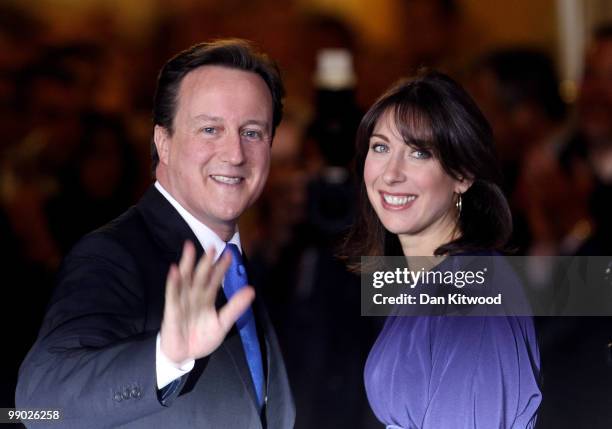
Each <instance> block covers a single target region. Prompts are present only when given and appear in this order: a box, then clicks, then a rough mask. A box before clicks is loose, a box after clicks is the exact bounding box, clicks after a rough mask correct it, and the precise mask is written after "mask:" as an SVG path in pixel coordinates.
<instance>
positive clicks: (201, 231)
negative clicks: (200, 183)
mask: <svg viewBox="0 0 612 429" xmlns="http://www.w3.org/2000/svg"><path fill="white" fill-rule="evenodd" d="M155 187H156V188H157V190H158V191H159V193H160V194H162V195H163V196H164V198H165V199H167V200H168V202H169V203H170V204H172V206H173V207H174V208H175V209H176V211H177V212H178V214H179V215H180V216H181V217H182V218H183V220H184V221H185V222H187V225H189V228H191V230H192V231H193V233H194V234H195V236H196V238H197V239H198V241H199V242H200V245H201V246H202V248H203V249H204V250H208V249H211V248H214V249H215V261H216V260H217V259H219V256H220V255H221V253H222V252H223V249H225V241H223V240H221V238H220V237H219V236H218V235H217V234H215V232H214V231H213V230H212V229H210V228H209V227H207V226H206V225H204V224H203V223H202V222H200V221H199V220H198V219H196V217H195V216H193V215H192V214H191V213H189V212H188V211H187V209H185V208H184V207H183V206H182V205H181V204H180V203H179V202H178V201H176V200H175V199H174V198H173V197H172V195H170V193H169V192H168V191H166V190H165V189H164V187H163V186H162V185H161V183H159V181H155ZM228 243H233V244H235V245H236V246H238V249H239V250H240V253H242V246H241V244H240V233H239V232H238V227H236V232H235V233H234V235H233V236H232V238H230V240H229V241H228Z"/></svg>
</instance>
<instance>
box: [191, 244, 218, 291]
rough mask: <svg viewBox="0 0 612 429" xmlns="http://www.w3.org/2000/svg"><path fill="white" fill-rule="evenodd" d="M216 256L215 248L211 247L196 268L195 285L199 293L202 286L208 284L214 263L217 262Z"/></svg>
mask: <svg viewBox="0 0 612 429" xmlns="http://www.w3.org/2000/svg"><path fill="white" fill-rule="evenodd" d="M215 254H216V251H215V248H214V247H211V248H210V249H208V250H207V251H206V252H205V253H204V256H202V257H201V258H200V260H199V261H198V264H197V265H196V267H195V273H194V275H193V285H194V286H195V287H197V289H198V291H201V289H202V285H205V284H206V283H207V282H208V279H209V277H210V271H211V267H212V265H213V261H214V260H215Z"/></svg>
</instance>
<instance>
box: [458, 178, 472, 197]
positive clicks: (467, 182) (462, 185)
mask: <svg viewBox="0 0 612 429" xmlns="http://www.w3.org/2000/svg"><path fill="white" fill-rule="evenodd" d="M472 183H474V179H469V178H467V177H460V178H459V179H458V180H456V181H455V193H456V194H465V193H466V192H467V190H468V189H470V186H472Z"/></svg>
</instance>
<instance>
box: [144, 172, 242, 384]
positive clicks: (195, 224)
mask: <svg viewBox="0 0 612 429" xmlns="http://www.w3.org/2000/svg"><path fill="white" fill-rule="evenodd" d="M155 187H156V188H157V190H158V191H159V192H160V193H161V194H162V195H163V196H164V198H166V199H167V200H168V202H169V203H170V204H172V206H173V207H174V208H175V209H176V211H177V212H178V213H179V215H180V216H181V217H182V218H183V220H185V222H187V225H189V228H191V230H192V231H193V233H194V235H195V236H196V238H197V239H198V241H199V242H200V245H201V246H202V248H203V249H204V250H208V249H211V248H214V249H215V261H216V260H217V259H218V258H219V256H221V253H222V252H223V249H225V245H226V243H225V241H223V240H221V238H219V236H218V235H217V234H215V233H214V232H213V230H212V229H210V228H209V227H207V226H206V225H204V224H203V223H202V222H200V221H199V220H198V219H196V218H195V216H193V215H192V214H191V213H189V212H188V211H187V210H186V209H185V208H184V207H183V206H181V205H180V204H179V202H178V201H176V200H175V199H174V198H173V197H172V195H170V194H169V193H168V191H166V190H165V189H164V187H163V186H162V185H161V184H160V183H159V182H157V181H156V182H155ZM229 243H233V244H235V245H236V246H238V249H239V250H240V253H242V246H241V245H240V234H239V233H238V228H236V232H235V233H234V235H233V236H232V238H231V239H230V241H229ZM155 347H156V348H155V369H156V373H157V374H156V375H157V388H158V389H162V388H164V387H165V386H167V385H168V384H170V383H171V382H172V381H174V380H176V379H177V378H179V377H181V376H183V375H184V374H187V373H188V372H189V371H191V370H192V369H193V366H194V364H195V361H194V360H193V359H188V360H186V361H185V362H181V363H180V364H178V365H177V364H176V363H174V362H172V361H171V360H170V359H168V357H167V356H166V355H165V354H164V353H163V352H162V350H161V347H160V334H159V333H158V334H157V342H156V346H155Z"/></svg>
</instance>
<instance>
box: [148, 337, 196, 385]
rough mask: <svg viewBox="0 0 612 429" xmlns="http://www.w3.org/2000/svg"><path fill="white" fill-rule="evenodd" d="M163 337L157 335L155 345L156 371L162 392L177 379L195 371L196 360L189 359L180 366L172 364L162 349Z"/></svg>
mask: <svg viewBox="0 0 612 429" xmlns="http://www.w3.org/2000/svg"><path fill="white" fill-rule="evenodd" d="M160 340H161V336H160V334H159V333H158V334H157V340H156V343H155V370H156V373H157V374H156V375H157V389H158V390H161V389H163V388H164V387H166V386H167V385H169V384H170V383H172V382H173V381H174V380H176V379H177V378H180V377H182V376H183V375H185V374H187V373H188V372H189V371H191V370H192V369H193V366H194V364H195V360H193V359H188V360H186V361H184V362H181V363H180V364H176V363H174V362H172V361H171V360H170V359H168V357H167V356H166V355H165V354H164V352H163V351H162V349H161V341H160Z"/></svg>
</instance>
